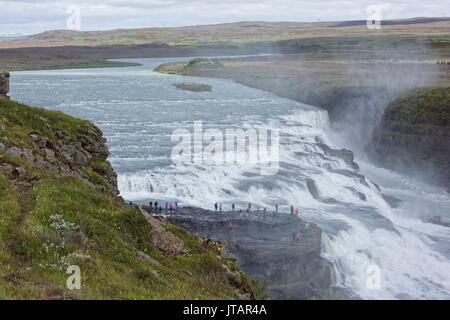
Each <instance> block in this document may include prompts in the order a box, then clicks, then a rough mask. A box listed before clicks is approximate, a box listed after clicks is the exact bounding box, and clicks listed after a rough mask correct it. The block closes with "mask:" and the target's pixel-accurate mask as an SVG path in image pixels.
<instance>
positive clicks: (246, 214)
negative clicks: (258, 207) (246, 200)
mask: <svg viewBox="0 0 450 320" xmlns="http://www.w3.org/2000/svg"><path fill="white" fill-rule="evenodd" d="M249 213H250V209H249V208H247V210H245V216H246V217H247V218H248V214H249Z"/></svg>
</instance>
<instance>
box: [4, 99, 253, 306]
mask: <svg viewBox="0 0 450 320" xmlns="http://www.w3.org/2000/svg"><path fill="white" fill-rule="evenodd" d="M92 128H93V126H92V125H91V124H90V123H89V122H87V121H84V120H79V119H75V118H72V117H69V116H67V115H65V114H63V113H61V112H56V111H47V110H43V109H39V108H31V107H28V106H26V105H23V104H19V103H16V102H13V101H6V100H5V101H2V100H0V141H2V143H5V144H6V145H7V146H8V147H10V146H19V147H28V148H34V146H33V143H32V142H31V141H30V138H29V136H28V134H29V133H30V132H39V133H40V134H42V135H45V136H46V137H47V138H48V139H49V140H50V141H52V142H56V134H55V132H56V131H59V130H64V131H65V132H66V133H67V134H68V136H69V137H70V139H77V133H79V132H80V131H83V130H90V129H92ZM92 130H93V129H92ZM33 150H34V152H38V150H36V149H33ZM9 164H11V165H12V166H13V167H17V166H22V167H25V168H26V177H25V178H22V179H19V180H16V178H15V177H14V176H13V174H12V172H11V169H10V167H8V165H9ZM94 166H95V167H97V168H100V169H103V170H106V171H107V170H111V168H110V165H109V163H108V162H102V161H95V162H93V163H91V164H89V166H87V167H86V168H82V169H84V170H88V171H92V172H94V173H95V172H96V171H93V169H92V168H93V167H94ZM92 172H91V173H92ZM98 183H101V181H99V182H98ZM166 228H167V229H168V230H169V231H171V232H173V233H174V234H176V235H177V236H179V237H180V238H181V239H182V240H183V241H184V244H185V246H184V248H185V250H186V251H187V255H185V256H179V257H176V258H167V257H164V256H162V255H160V254H159V253H158V251H157V250H156V249H155V248H154V247H153V244H152V242H151V232H152V231H151V229H150V227H149V225H148V224H147V222H146V220H145V218H144V217H143V216H142V214H141V213H140V212H139V210H138V209H136V208H131V207H128V206H126V205H124V204H123V203H122V202H121V201H118V200H117V199H116V198H114V197H111V196H110V195H109V194H107V193H106V192H103V191H101V189H99V188H98V187H97V186H96V184H95V181H94V184H89V183H86V182H85V181H82V180H80V179H78V178H76V177H73V176H59V175H57V174H55V173H52V172H50V171H46V170H44V169H42V168H38V167H34V166H31V165H29V164H27V163H25V162H24V160H22V159H20V158H18V157H12V156H7V155H5V153H4V151H3V150H1V149H0V299H235V298H236V296H235V291H236V290H238V291H239V292H241V293H243V292H252V287H251V286H252V284H251V282H250V280H248V279H247V277H246V276H245V275H242V283H241V285H240V286H239V287H237V286H236V285H232V284H230V283H229V282H228V281H227V280H226V278H225V275H224V272H223V267H222V265H223V264H225V265H232V267H233V270H238V268H237V266H236V265H235V262H234V261H233V260H229V259H226V258H218V257H217V252H215V251H214V250H211V249H208V248H206V247H204V246H203V245H202V238H200V237H198V236H195V235H192V234H189V233H188V232H186V231H185V230H184V229H181V228H177V227H175V226H172V225H170V224H168V225H166ZM137 250H140V251H143V252H145V253H146V254H147V255H149V256H151V257H152V258H153V259H155V260H157V261H158V262H160V265H154V264H151V263H149V262H147V261H145V260H143V259H141V258H139V257H138V256H137ZM68 265H77V266H79V267H80V269H81V285H82V288H81V290H73V291H71V290H68V289H67V288H66V280H67V278H68V277H69V275H68V274H66V268H67V266H68Z"/></svg>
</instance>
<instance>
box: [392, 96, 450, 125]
mask: <svg viewBox="0 0 450 320" xmlns="http://www.w3.org/2000/svg"><path fill="white" fill-rule="evenodd" d="M449 106H450V88H434V89H418V90H414V91H413V92H411V93H409V94H407V95H406V96H404V97H402V98H399V99H397V100H395V101H393V102H392V103H391V104H390V105H389V107H388V108H387V109H386V111H385V118H386V119H389V120H390V121H400V122H401V123H402V124H403V125H404V126H407V125H424V126H450V107H449Z"/></svg>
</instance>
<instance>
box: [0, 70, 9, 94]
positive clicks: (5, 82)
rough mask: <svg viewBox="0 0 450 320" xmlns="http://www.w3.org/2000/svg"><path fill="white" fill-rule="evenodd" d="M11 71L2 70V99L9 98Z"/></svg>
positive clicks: (0, 81)
mask: <svg viewBox="0 0 450 320" xmlns="http://www.w3.org/2000/svg"><path fill="white" fill-rule="evenodd" d="M8 92H9V73H8V72H0V99H2V98H3V99H9V97H8V96H7V94H8Z"/></svg>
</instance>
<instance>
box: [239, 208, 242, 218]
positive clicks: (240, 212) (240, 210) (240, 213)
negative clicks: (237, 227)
mask: <svg viewBox="0 0 450 320" xmlns="http://www.w3.org/2000/svg"><path fill="white" fill-rule="evenodd" d="M239 217H242V209H239Z"/></svg>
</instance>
